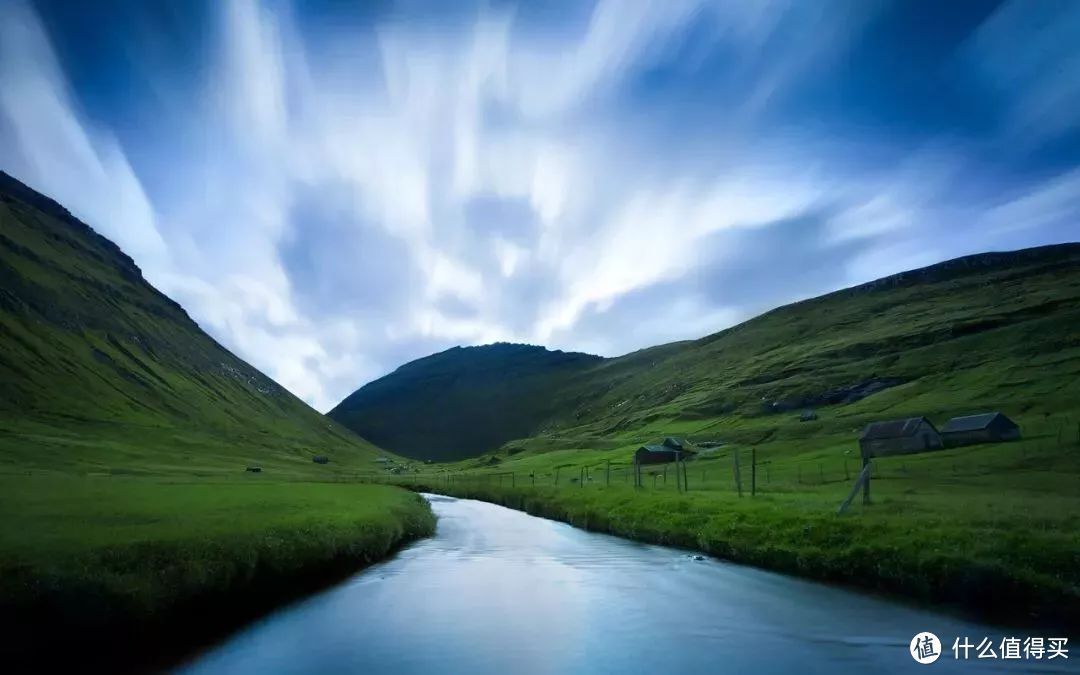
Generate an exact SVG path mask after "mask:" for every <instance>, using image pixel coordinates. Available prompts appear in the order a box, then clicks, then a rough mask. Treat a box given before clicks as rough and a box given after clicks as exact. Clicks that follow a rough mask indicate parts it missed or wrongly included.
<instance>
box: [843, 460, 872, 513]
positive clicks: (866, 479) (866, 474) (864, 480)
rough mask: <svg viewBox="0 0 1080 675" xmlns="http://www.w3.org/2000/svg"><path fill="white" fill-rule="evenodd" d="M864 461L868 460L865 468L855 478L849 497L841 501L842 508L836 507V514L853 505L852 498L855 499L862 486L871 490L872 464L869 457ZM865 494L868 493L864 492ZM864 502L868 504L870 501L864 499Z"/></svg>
mask: <svg viewBox="0 0 1080 675" xmlns="http://www.w3.org/2000/svg"><path fill="white" fill-rule="evenodd" d="M863 461H864V462H867V464H865V465H864V466H863V470H862V472H861V473H860V474H859V477H858V478H856V479H855V484H854V485H852V486H851V492H849V493H848V496H847V499H845V500H844V501H842V502H840V508H838V509H836V515H840V514H841V513H843V512H844V511H847V508H848V507H849V506H851V500H853V499H855V495H857V494H858V493H859V488H860V487H861V488H863V490H869V487H868V486H869V485H870V464H869V460H867V459H864V460H863ZM860 483H861V485H860ZM863 494H864V496H865V495H866V494H867V493H866V492H864V493H863ZM863 503H864V504H866V503H868V502H865V501H864V502H863Z"/></svg>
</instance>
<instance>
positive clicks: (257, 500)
mask: <svg viewBox="0 0 1080 675" xmlns="http://www.w3.org/2000/svg"><path fill="white" fill-rule="evenodd" d="M0 513H3V514H5V515H4V517H3V518H2V519H0V598H2V601H0V623H3V624H4V626H3V634H4V636H5V638H10V639H6V640H5V643H4V644H5V645H7V646H8V647H9V648H11V649H13V650H14V653H13V654H5V655H3V657H4V662H5V663H12V662H14V663H16V664H19V662H20V660H21V659H25V660H27V662H26V663H25V664H23V665H26V666H28V667H29V666H35V667H40V666H41V662H39V661H37V659H39V658H40V659H44V662H45V663H49V662H51V661H52V659H54V658H55V657H56V656H57V654H55V653H52V654H50V652H49V644H50V643H51V642H53V641H54V640H55V639H57V638H58V637H61V638H62V639H63V641H64V642H65V643H66V644H67V645H68V647H69V648H71V649H73V650H74V651H68V652H65V654H67V655H75V654H78V657H77V658H78V659H79V661H80V665H85V664H86V663H87V662H90V663H98V664H99V665H104V664H108V665H109V666H110V668H115V667H122V666H123V665H143V664H145V663H146V662H147V660H151V661H156V662H158V663H167V662H168V660H169V659H170V658H175V657H176V656H179V655H182V654H183V652H184V651H185V650H189V649H190V648H191V646H192V645H193V644H197V643H198V642H199V641H201V640H207V639H212V638H216V637H218V636H219V634H220V633H221V632H222V631H223V630H225V629H229V628H232V627H233V626H235V625H236V624H237V623H238V622H241V621H243V620H246V619H250V618H252V617H253V616H255V615H257V614H258V613H259V612H260V611H265V610H267V609H269V608H270V607H273V606H275V605H277V604H280V603H281V602H283V601H285V600H288V599H290V598H293V597H297V596H298V595H299V594H301V593H303V592H305V591H310V590H312V589H314V588H319V587H321V586H325V585H327V584H329V583H331V582H333V581H336V580H338V579H340V578H341V577H342V576H343V575H344V574H347V573H350V572H352V571H355V570H356V569H357V568H359V567H362V566H363V565H365V564H368V563H370V562H373V561H375V560H379V559H381V558H383V557H385V556H386V555H387V554H388V553H390V552H391V551H393V550H394V549H396V548H397V547H398V546H400V545H401V544H402V543H404V542H408V541H410V540H412V539H415V538H417V537H420V536H425V535H428V534H430V533H431V532H432V531H433V530H434V517H433V515H432V514H431V512H430V510H429V509H428V507H427V505H426V503H425V502H424V501H423V500H422V499H421V498H420V497H419V496H417V495H414V494H411V493H408V492H405V491H402V490H399V489H397V488H393V487H387V486H376V485H356V484H334V483H322V484H320V483H283V482H266V481H263V480H260V477H259V476H255V475H252V476H250V477H245V478H243V479H238V480H234V481H230V482H228V483H221V482H195V483H192V482H180V481H162V480H151V479H146V478H121V477H111V478H105V477H101V478H85V477H64V476H47V477H46V476H38V477H29V478H27V477H5V478H3V479H0ZM58 633H59V635H58ZM79 647H82V648H84V649H87V650H90V651H89V652H81V651H80V650H79V649H78V648H79ZM37 650H42V651H40V652H38V651H37ZM87 654H89V656H87ZM60 656H63V654H61V655H60ZM112 659H118V661H119V663H120V665H119V666H118V665H117V664H116V663H113V662H112Z"/></svg>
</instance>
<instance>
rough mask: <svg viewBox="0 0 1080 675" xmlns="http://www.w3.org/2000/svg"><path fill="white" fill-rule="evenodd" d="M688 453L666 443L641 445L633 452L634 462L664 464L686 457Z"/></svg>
mask: <svg viewBox="0 0 1080 675" xmlns="http://www.w3.org/2000/svg"><path fill="white" fill-rule="evenodd" d="M689 454H690V453H688V452H687V451H685V450H683V449H681V448H672V447H669V446H667V445H643V446H641V447H640V448H638V449H637V450H636V451H635V452H634V464H664V463H666V462H674V461H675V460H677V459H686V457H687V456H689Z"/></svg>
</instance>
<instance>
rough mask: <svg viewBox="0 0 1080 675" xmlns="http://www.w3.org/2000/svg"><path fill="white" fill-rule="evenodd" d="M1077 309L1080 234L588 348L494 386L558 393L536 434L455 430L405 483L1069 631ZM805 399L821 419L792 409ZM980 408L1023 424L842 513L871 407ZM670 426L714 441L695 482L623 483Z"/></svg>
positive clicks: (894, 481)
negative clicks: (684, 486) (612, 354)
mask: <svg viewBox="0 0 1080 675" xmlns="http://www.w3.org/2000/svg"><path fill="white" fill-rule="evenodd" d="M1077 326H1080V245H1077V244H1065V245H1061V246H1054V247H1045V248H1039V249H1029V250H1024V251H1017V252H1012V253H1005V254H985V255H981V256H973V257H969V258H963V259H959V260H955V261H949V262H946V263H942V264H940V265H936V266H933V267H930V268H926V269H923V270H915V271H911V272H905V273H903V274H901V275H896V276H893V277H889V278H887V279H883V280H879V281H877V282H872V283H870V284H867V285H864V286H860V287H856V288H852V289H847V290H844V291H839V292H837V293H832V294H829V295H827V296H823V297H821V298H815V299H812V300H807V301H804V302H799V303H795V304H792V305H788V306H786V307H781V308H778V309H775V310H772V311H770V312H767V313H765V314H762V315H761V316H758V317H756V318H754V319H751V320H750V321H747V322H745V323H742V324H740V325H738V326H735V327H733V328H730V329H727V330H724V331H721V332H719V333H716V334H713V335H710V336H707V337H705V338H702V339H700V340H694V341H687V342H681V343H674V344H670V345H662V346H659V347H654V348H651V349H646V350H642V351H640V352H635V353H633V354H629V355H626V356H623V357H619V358H615V359H605V360H603V361H600V362H594V363H588V364H585V367H583V368H580V369H578V370H577V371H576V372H574V373H570V374H568V375H566V376H565V377H561V378H554V379H552V380H551V381H549V385H550V386H549V389H548V390H547V391H546V392H543V393H542V395H541V393H538V392H535V391H534V392H532V393H531V394H530V398H528V399H525V400H518V399H516V398H513V397H505V398H504V401H505V406H507V407H517V406H522V405H526V406H527V405H531V402H532V401H533V400H534V399H535V398H545V399H546V400H547V401H548V403H547V404H546V405H551V402H555V403H556V404H557V405H556V407H555V411H554V412H551V413H550V414H548V415H547V416H546V417H545V418H544V419H543V421H542V422H540V423H538V424H537V425H536V426H535V427H534V429H533V431H532V432H530V433H529V434H525V435H523V436H522V437H519V438H513V439H508V440H506V441H505V442H504V443H502V444H501V445H500V446H498V447H494V448H491V447H479V446H474V447H462V448H459V449H458V454H459V455H467V454H473V455H477V456H475V457H474V458H472V459H466V460H462V461H458V462H454V463H448V464H444V465H441V466H439V467H438V468H437V469H436V470H435V472H434V473H431V474H428V475H423V474H420V475H416V476H413V477H412V478H410V479H409V482H412V483H413V484H416V485H428V486H430V487H431V488H432V489H435V490H436V491H441V492H448V493H450V494H458V495H466V496H474V497H478V498H482V499H489V500H491V501H495V502H498V503H502V504H507V505H510V506H516V507H519V508H527V509H529V510H530V511H532V512H534V513H537V514H540V515H545V516H548V517H553V518H558V519H560V520H565V521H568V522H572V523H574V524H577V525H582V526H587V527H590V528H594V529H600V530H603V531H608V532H612V533H615V534H619V535H623V536H627V537H632V538H637V539H643V540H646V541H651V542H656V543H669V544H677V545H680V546H687V547H690V548H696V549H699V550H703V551H707V552H710V553H715V554H717V555H721V556H723V557H727V558H730V559H732V560H737V561H740V562H746V563H751V564H755V565H760V566H764V567H768V568H771V569H776V570H780V571H785V572H791V573H795V574H800V575H803V576H809V577H813V578H818V579H824V580H829V581H835V582H842V583H846V584H852V585H856V586H859V587H862V588H869V589H875V590H882V591H886V592H889V593H892V594H895V595H899V596H903V597H908V598H912V599H915V600H917V601H920V602H924V603H931V604H933V603H945V604H951V605H956V606H958V607H962V608H966V609H968V610H972V611H978V612H980V613H981V615H982V616H992V617H994V618H995V619H996V620H998V621H1002V622H1006V623H1042V624H1047V625H1050V626H1059V627H1060V626H1066V627H1069V628H1071V629H1073V630H1076V629H1080V609H1078V608H1080V590H1078V589H1080V534H1078V533H1080V490H1077V486H1078V485H1080V438H1078V434H1080V331H1078V330H1077ZM479 349H485V348H479ZM444 366H445V364H444ZM391 378H393V376H391ZM875 379H877V380H882V381H886V382H888V383H889V384H890V385H892V386H889V387H887V388H884V389H882V390H880V391H877V392H876V393H873V394H871V395H868V396H865V397H863V398H861V399H858V400H853V401H843V400H837V399H835V398H830V396H829V393H830V392H832V391H836V390H838V389H843V388H846V387H851V386H853V385H858V384H860V383H865V382H867V381H871V380H875ZM474 384H475V385H476V386H482V385H483V383H482V382H474ZM483 396H484V394H483V392H482V391H471V392H470V397H469V398H466V399H462V400H459V401H458V403H459V404H469V403H470V402H471V401H476V400H482V399H483ZM841 398H842V397H841ZM417 401H418V402H419V404H417ZM426 401H427V399H424V398H418V399H413V398H410V397H407V396H406V397H402V399H401V400H400V401H399V405H401V406H403V408H404V409H408V410H412V412H413V414H415V415H417V416H418V417H423V416H426V415H432V414H433V415H441V416H443V417H448V418H462V419H464V418H465V414H466V413H467V412H468V411H463V410H461V409H459V408H457V407H455V406H449V405H447V406H442V407H440V408H438V409H430V408H428V407H425V405H424V403H425V402H426ZM384 405H385V402H384ZM806 408H813V409H814V410H815V412H816V414H817V419H816V420H814V421H810V422H802V421H800V419H799V412H800V410H803V409H806ZM500 410H501V408H500V407H499V405H497V404H494V403H491V402H488V403H487V409H486V411H485V412H486V414H487V415H488V416H490V417H492V418H495V419H497V418H498V415H499V412H500ZM989 410H1000V411H1003V412H1005V413H1006V414H1007V415H1009V416H1010V417H1011V418H1012V419H1014V420H1015V421H1017V422H1018V423H1019V424H1020V426H1021V428H1022V430H1023V434H1024V439H1023V440H1021V441H1018V442H1014V443H1008V444H993V445H979V446H971V447H967V448H959V449H952V450H948V451H944V452H938V453H928V454H923V455H911V456H906V457H895V458H889V459H883V460H879V461H876V462H875V479H874V481H873V487H872V492H873V504H872V505H871V506H869V507H868V508H863V507H862V506H861V504H859V503H856V504H855V505H854V507H853V508H852V510H851V511H850V512H849V513H848V514H846V515H845V516H843V517H837V516H836V515H835V510H836V508H837V506H838V505H839V504H840V502H841V501H842V500H843V499H844V497H845V496H846V495H847V493H848V491H849V490H850V486H851V483H852V481H853V479H854V476H855V475H856V474H857V472H858V471H859V469H860V468H861V467H860V459H859V450H858V445H857V440H856V439H857V437H858V435H859V432H860V430H861V429H862V428H863V427H864V426H865V425H866V424H867V423H869V422H872V421H877V420H886V419H897V418H903V417H909V416H917V415H925V416H928V417H930V418H931V419H932V420H933V421H934V422H935V423H937V424H939V425H941V424H943V423H944V422H945V421H946V420H947V419H948V418H949V417H951V416H954V415H964V414H971V413H978V412H984V411H989ZM423 428H424V427H423V426H418V427H416V429H423ZM414 431H415V429H414ZM670 435H676V436H682V437H685V438H688V439H690V440H691V441H693V442H696V443H702V442H705V441H712V442H714V443H720V444H721V445H720V447H719V448H718V449H715V450H709V451H707V452H702V453H701V454H700V455H699V456H698V458H697V459H695V460H694V461H692V462H691V463H689V465H688V466H689V482H690V487H691V490H690V492H689V493H686V494H683V493H679V492H677V491H676V489H675V480H674V474H673V472H671V470H670V469H669V470H668V473H669V475H668V476H667V479H666V481H665V478H664V474H663V471H664V469H663V468H662V467H655V468H647V469H646V475H645V477H644V487H643V488H639V489H637V490H634V489H632V488H630V487H629V486H628V483H627V482H626V481H627V478H628V476H629V472H630V468H629V463H630V460H631V457H632V453H633V451H634V450H635V449H636V448H637V446H639V445H640V444H643V443H655V442H659V441H660V440H661V439H662V438H664V437H665V436H670ZM413 440H414V441H415V438H414V439H413ZM386 444H387V445H388V447H391V448H393V447H395V444H394V441H393V439H390V438H388V439H386ZM735 453H738V454H739V456H740V459H741V462H742V467H743V470H742V476H743V482H744V490H745V493H747V495H746V496H744V497H743V498H741V499H740V498H739V497H738V494H737V491H736V490H735V486H734V481H733V456H734V455H735ZM751 453H754V454H756V457H757V460H758V487H759V492H758V495H757V496H755V497H754V498H750V497H749V495H748V493H749V482H750V469H749V466H748V465H749V461H750V457H751ZM609 463H610V465H611V467H612V472H613V475H612V481H613V484H612V485H611V486H607V485H606V470H607V466H608V465H609ZM586 472H588V473H587V474H586ZM556 475H558V476H559V481H560V482H559V485H558V486H557V487H556V485H555V477H556ZM586 475H588V476H590V478H591V479H586V481H585V483H584V486H582V483H580V482H577V481H579V480H580V479H581V478H582V477H583V476H586ZM451 476H452V477H453V478H450V477H451ZM376 478H377V479H385V478H386V477H385V474H384V475H383V476H377V477H376ZM534 481H535V485H534Z"/></svg>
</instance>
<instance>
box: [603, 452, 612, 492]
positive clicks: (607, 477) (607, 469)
mask: <svg viewBox="0 0 1080 675" xmlns="http://www.w3.org/2000/svg"><path fill="white" fill-rule="evenodd" d="M604 487H611V460H610V459H607V460H604Z"/></svg>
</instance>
